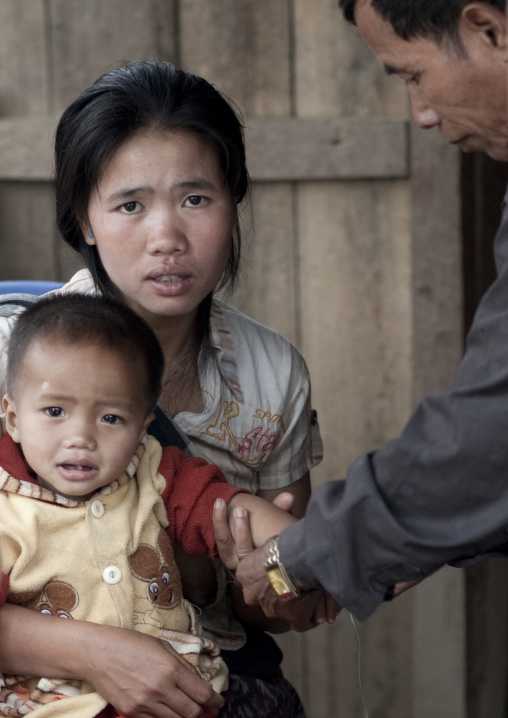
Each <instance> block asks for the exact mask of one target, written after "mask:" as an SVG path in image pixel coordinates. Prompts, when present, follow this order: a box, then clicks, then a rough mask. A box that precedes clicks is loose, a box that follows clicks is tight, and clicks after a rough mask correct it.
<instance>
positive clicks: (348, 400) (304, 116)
mask: <svg viewBox="0 0 508 718" xmlns="http://www.w3.org/2000/svg"><path fill="white" fill-rule="evenodd" d="M294 12H295V30H294V37H295V75H294V88H295V89H294V92H295V107H296V111H297V115H298V118H299V119H300V120H308V119H313V120H315V121H321V122H322V121H327V120H328V118H331V117H336V118H341V121H342V120H343V119H344V120H347V121H348V122H352V123H353V125H354V124H355V123H361V122H363V121H364V120H367V121H368V122H371V118H376V117H384V118H386V119H393V120H394V122H395V123H396V124H397V123H398V122H402V123H404V122H405V121H406V120H407V99H406V96H405V93H404V88H403V87H402V83H397V82H394V81H393V78H388V77H385V76H384V75H383V72H382V71H381V70H380V69H379V68H378V67H376V63H375V62H374V60H373V58H372V55H371V53H370V51H369V50H368V48H366V47H365V45H364V44H363V43H362V42H361V40H360V39H359V37H358V33H357V31H356V29H355V28H354V27H351V26H348V25H347V24H346V23H345V22H344V21H343V20H342V18H341V16H340V13H339V11H338V9H337V5H336V3H330V2H329V1H328V0H314V2H313V3H312V4H310V3H308V2H305V0H295V11H294ZM374 123H375V119H372V126H371V125H365V126H364V133H363V134H362V135H361V140H360V145H359V153H360V154H361V155H363V157H364V158H365V159H366V161H368V162H369V163H370V162H382V161H384V159H383V157H384V154H385V153H384V148H383V142H384V140H382V139H381V138H380V137H379V141H375V142H373V145H371V149H369V150H366V147H365V145H364V144H363V143H366V142H370V140H371V139H372V138H373V137H374V136H375V133H376V129H374ZM362 145H363V146H362ZM338 149H339V150H340V146H339V148H338ZM323 151H324V152H325V154H326V150H323V148H321V149H320V150H319V152H320V153H323ZM391 151H392V152H393V154H395V155H397V158H396V162H400V163H401V165H400V169H401V173H400V175H399V178H394V177H393V175H392V178H391V181H390V180H388V181H386V180H385V179H382V181H379V182H377V181H367V180H368V177H367V176H365V177H364V179H360V180H359V181H355V182H348V181H344V182H332V181H328V182H327V181H324V182H302V183H300V184H299V185H298V196H297V201H296V206H297V212H298V232H299V237H300V261H299V272H300V279H299V286H300V287H301V297H300V306H301V327H302V329H301V331H302V348H303V354H304V356H305V357H306V358H307V360H308V363H309V366H310V370H311V377H312V386H313V397H314V399H313V404H314V407H315V408H316V409H317V411H318V416H319V421H320V426H321V430H322V433H323V440H324V447H325V458H324V462H323V464H322V465H321V466H319V467H318V468H317V469H316V470H315V471H314V472H313V484H314V485H316V484H318V483H321V482H322V481H325V480H328V479H338V478H341V477H343V476H344V475H345V472H346V470H347V467H348V465H349V463H350V462H351V461H352V460H354V459H356V458H357V457H358V456H359V455H360V454H362V453H364V452H366V451H371V450H373V449H375V448H376V447H378V446H380V445H381V444H383V443H384V442H386V441H388V440H389V439H391V438H393V437H394V436H396V435H397V433H398V431H400V429H401V428H402V426H403V424H404V422H405V420H406V418H407V416H408V415H409V412H410V408H411V329H412V328H411V319H412V317H411V257H410V246H411V238H410V194H409V181H408V180H407V179H405V177H406V175H407V164H406V163H407V154H406V153H407V150H406V140H405V139H404V140H403V141H402V142H399V143H398V144H397V143H396V144H395V146H392V150H391ZM387 154H388V153H387ZM369 155H371V156H370V157H369ZM385 169H386V168H385ZM388 169H389V171H391V169H390V168H388ZM412 605H413V598H412V596H411V595H408V596H407V597H404V596H403V597H402V599H401V600H400V601H397V602H394V603H393V604H392V605H387V606H382V607H381V608H380V609H379V610H378V611H377V612H376V613H375V614H374V615H373V616H372V617H371V618H369V620H368V621H366V622H365V623H364V624H361V625H360V626H359V633H360V636H361V644H362V683H363V688H364V691H365V696H366V700H367V708H368V710H369V715H372V716H374V715H375V716H390V718H412V716H411V712H410V711H411V690H410V688H409V686H410V685H411V681H412V666H411V660H410V658H411V653H412V630H411V627H412V616H413V614H412ZM308 651H309V656H310V657H311V659H310V661H309V673H310V676H309V679H308V689H307V692H306V694H305V706H306V708H307V711H308V714H309V716H312V718H327V717H328V716H329V715H339V716H347V717H348V718H360V717H363V716H364V712H363V709H362V705H361V700H360V692H359V687H358V677H357V664H358V646H357V642H356V637H355V634H354V631H353V630H352V626H351V624H350V622H349V620H348V617H347V614H345V615H344V616H343V617H341V622H340V624H338V626H334V627H333V629H332V630H331V631H324V632H321V633H317V632H316V631H312V632H311V633H310V634H309V635H308Z"/></svg>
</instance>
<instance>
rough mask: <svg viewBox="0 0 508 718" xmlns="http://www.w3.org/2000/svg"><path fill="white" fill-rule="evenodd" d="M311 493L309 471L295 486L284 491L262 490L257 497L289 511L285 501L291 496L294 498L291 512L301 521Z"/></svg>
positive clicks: (290, 486) (292, 485) (291, 485)
mask: <svg viewBox="0 0 508 718" xmlns="http://www.w3.org/2000/svg"><path fill="white" fill-rule="evenodd" d="M310 493H311V485H310V473H309V472H308V471H307V473H306V474H304V475H303V476H302V478H301V479H298V481H295V482H294V483H293V484H290V485H289V486H287V487H286V488H284V489H268V490H262V489H261V490H259V491H258V493H257V495H258V496H259V497H260V498H262V499H266V500H267V501H270V502H271V503H274V504H275V505H276V506H279V507H280V508H282V509H284V510H285V511H287V510H288V508H287V502H286V500H285V499H286V497H287V495H288V494H291V495H292V496H293V501H292V503H291V505H290V511H291V513H292V514H293V516H296V518H297V519H301V518H302V516H303V515H304V513H305V508H306V506H307V504H308V502H309V498H310Z"/></svg>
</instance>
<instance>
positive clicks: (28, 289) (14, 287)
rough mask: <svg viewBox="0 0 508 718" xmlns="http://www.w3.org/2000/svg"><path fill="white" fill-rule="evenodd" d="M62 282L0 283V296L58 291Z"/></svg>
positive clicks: (29, 281) (14, 280)
mask: <svg viewBox="0 0 508 718" xmlns="http://www.w3.org/2000/svg"><path fill="white" fill-rule="evenodd" d="M62 286H63V282H43V281H37V280H33V279H13V280H7V281H4V282H0V294H36V295H37V296H38V297H40V296H41V294H45V293H46V292H50V291H51V290H52V289H60V287H62Z"/></svg>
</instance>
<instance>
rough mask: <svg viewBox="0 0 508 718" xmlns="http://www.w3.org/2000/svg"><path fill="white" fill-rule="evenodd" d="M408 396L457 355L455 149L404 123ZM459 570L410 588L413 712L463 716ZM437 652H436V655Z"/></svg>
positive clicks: (441, 374)
mask: <svg viewBox="0 0 508 718" xmlns="http://www.w3.org/2000/svg"><path fill="white" fill-rule="evenodd" d="M411 158H412V175H411V205H412V222H411V236H412V248H411V256H412V266H413V276H412V281H413V291H412V305H413V307H412V312H413V327H414V329H413V338H412V343H413V351H412V358H413V369H412V375H413V402H414V403H417V402H418V401H419V400H420V399H421V398H422V397H423V396H424V395H426V394H429V393H434V392H439V391H443V390H446V389H447V388H448V387H449V386H450V385H451V381H452V378H453V375H454V373H455V369H456V367H457V365H458V363H459V361H460V358H461V355H462V346H463V339H462V275H461V272H459V271H457V267H461V261H462V255H461V251H462V247H461V236H460V206H459V197H460V184H459V183H460V153H459V151H458V149H457V148H456V147H452V146H450V145H447V144H446V143H445V142H444V140H443V139H442V138H441V137H440V135H439V134H438V133H437V132H433V133H423V132H421V130H420V129H418V128H416V127H412V129H411ZM465 622H466V617H465V584H464V574H463V572H461V571H457V570H452V569H450V570H447V571H446V570H443V571H440V572H439V573H438V574H436V575H435V576H433V577H432V578H431V579H429V580H428V581H425V582H424V586H422V587H421V588H420V587H419V590H418V591H417V592H415V612H414V646H413V666H414V676H413V695H412V700H413V713H412V715H413V716H414V718H424V716H428V715H439V716H440V717H441V716H442V718H465V716H466V713H467V708H466V680H465V669H466V623H465ZM437 657H439V659H438V660H436V658H437Z"/></svg>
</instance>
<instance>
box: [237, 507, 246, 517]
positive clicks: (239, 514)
mask: <svg viewBox="0 0 508 718" xmlns="http://www.w3.org/2000/svg"><path fill="white" fill-rule="evenodd" d="M246 515H247V511H246V510H245V508H244V507H243V506H237V507H236V509H235V516H236V518H237V519H243V518H244V517H245V516H246Z"/></svg>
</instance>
